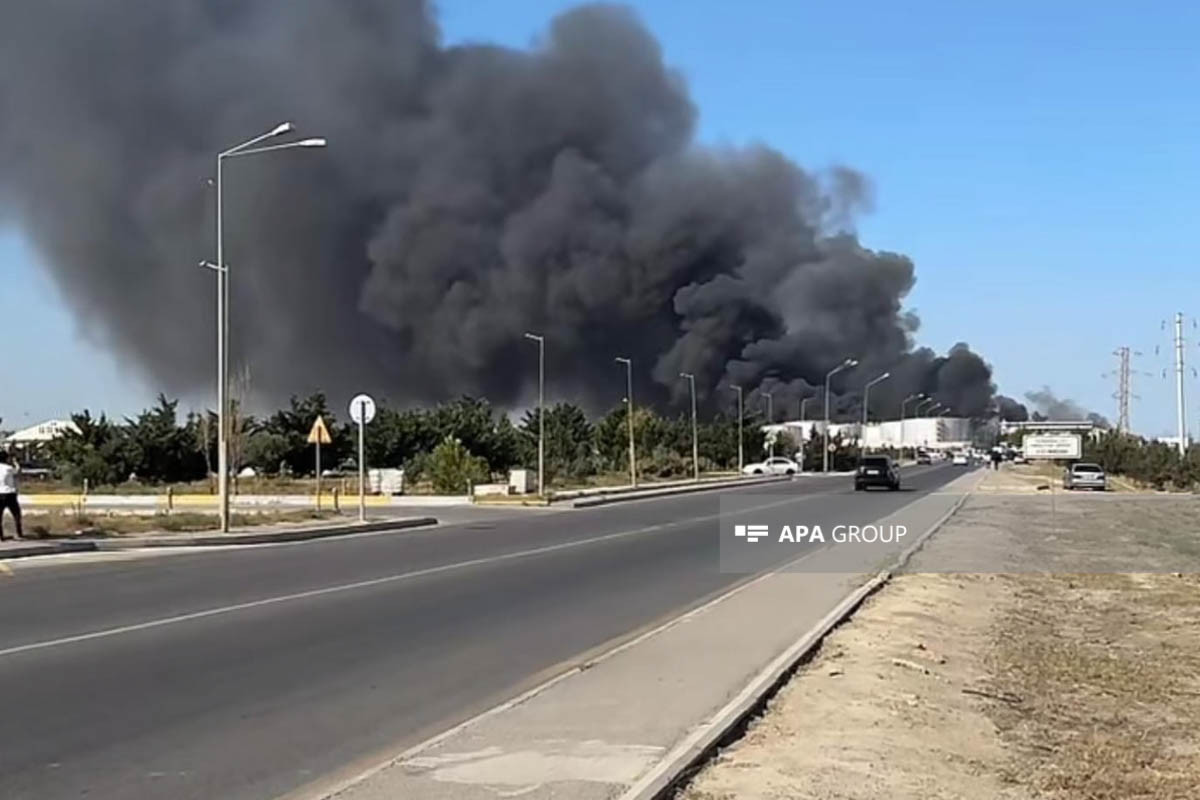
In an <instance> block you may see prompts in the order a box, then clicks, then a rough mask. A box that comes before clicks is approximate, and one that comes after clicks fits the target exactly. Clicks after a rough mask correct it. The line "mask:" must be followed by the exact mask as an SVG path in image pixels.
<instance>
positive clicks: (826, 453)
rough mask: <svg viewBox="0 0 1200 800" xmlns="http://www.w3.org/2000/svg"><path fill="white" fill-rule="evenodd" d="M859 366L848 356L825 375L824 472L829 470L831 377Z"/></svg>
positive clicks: (822, 452)
mask: <svg viewBox="0 0 1200 800" xmlns="http://www.w3.org/2000/svg"><path fill="white" fill-rule="evenodd" d="M857 366H858V361H856V360H855V359H853V358H847V359H846V360H845V361H843V362H842V363H840V364H838V365H837V366H836V367H834V368H833V369H831V370H830V371H829V372H828V373H827V374H826V375H825V444H824V446H823V447H822V448H821V456H822V461H821V471H822V472H829V379H830V378H832V377H833V376H834V375H837V374H838V373H839V372H841V371H842V370H844V369H850V368H851V367H857Z"/></svg>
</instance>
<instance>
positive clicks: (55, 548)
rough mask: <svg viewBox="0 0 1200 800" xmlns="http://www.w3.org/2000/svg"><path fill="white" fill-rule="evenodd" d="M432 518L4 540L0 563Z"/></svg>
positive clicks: (259, 540)
mask: <svg viewBox="0 0 1200 800" xmlns="http://www.w3.org/2000/svg"><path fill="white" fill-rule="evenodd" d="M437 522H438V521H437V519H436V518H434V517H395V518H391V519H378V520H368V521H367V522H359V521H358V520H353V521H350V520H348V521H345V522H338V523H337V524H334V525H330V524H328V523H323V522H317V523H313V524H310V525H296V524H294V523H292V524H280V525H258V526H253V527H248V528H237V529H234V530H231V531H230V532H229V533H219V532H213V531H197V532H194V533H169V532H165V531H164V532H161V533H145V534H129V535H126V536H109V537H100V538H92V537H86V536H81V537H77V538H70V539H22V540H19V541H13V540H11V539H5V540H4V541H3V542H0V559H11V558H26V557H29V556H44V555H56V554H60V553H86V552H97V551H109V550H136V549H139V548H147V547H211V546H229V545H250V544H272V543H275V542H300V541H308V540H311V539H322V538H326V537H330V536H347V535H352V534H355V533H368V532H372V531H390V530H404V529H407V528H416V527H426V526H430V525H436V524H437Z"/></svg>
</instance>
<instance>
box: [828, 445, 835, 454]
mask: <svg viewBox="0 0 1200 800" xmlns="http://www.w3.org/2000/svg"><path fill="white" fill-rule="evenodd" d="M829 452H831V453H836V452H837V445H836V444H831V445H829Z"/></svg>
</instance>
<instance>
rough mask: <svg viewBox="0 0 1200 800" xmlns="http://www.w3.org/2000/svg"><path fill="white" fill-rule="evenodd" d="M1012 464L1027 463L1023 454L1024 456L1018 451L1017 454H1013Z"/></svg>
mask: <svg viewBox="0 0 1200 800" xmlns="http://www.w3.org/2000/svg"><path fill="white" fill-rule="evenodd" d="M1013 463H1014V464H1025V463H1027V460H1026V458H1025V454H1024V453H1022V452H1021V451H1020V450H1018V451H1017V452H1015V453H1013Z"/></svg>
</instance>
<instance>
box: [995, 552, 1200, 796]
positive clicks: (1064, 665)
mask: <svg viewBox="0 0 1200 800" xmlns="http://www.w3.org/2000/svg"><path fill="white" fill-rule="evenodd" d="M1048 612H1049V613H1048ZM1198 623H1200V577H1197V576H1195V575H1189V576H1184V575H1182V574H1179V575H1171V574H1127V575H1116V574H1110V575H1079V576H1049V577H1035V576H1023V577H1022V580H1021V581H1020V588H1019V590H1018V592H1017V595H1016V597H1015V604H1014V605H1013V607H1012V608H1011V610H1010V611H1009V612H1008V613H1007V614H1006V616H1005V618H1004V620H1003V622H1002V623H1001V625H1000V627H999V629H998V631H997V635H996V642H997V645H996V648H995V650H994V653H993V656H992V658H991V667H992V670H991V671H992V674H993V676H994V681H995V684H996V686H997V688H998V689H999V690H1000V691H1002V692H1005V693H1009V694H1013V695H1016V696H1018V697H1022V698H1024V702H1023V703H1021V704H1020V705H1019V706H1015V707H1009V706H999V707H997V708H995V709H994V712H993V721H994V722H995V723H996V725H997V727H998V729H999V730H1000V731H1001V732H1002V736H1003V737H1004V738H1005V739H1007V740H1009V741H1010V742H1011V743H1012V744H1014V745H1016V746H1017V748H1018V749H1019V751H1020V752H1023V753H1025V754H1026V756H1027V757H1026V758H1024V759H1020V760H1018V761H1017V762H1016V763H1014V764H1013V765H1012V767H1011V772H1010V774H1009V775H1008V776H1007V777H1008V779H1009V780H1011V781H1013V782H1016V783H1021V784H1024V785H1027V786H1030V787H1031V788H1033V789H1034V790H1035V791H1037V792H1039V793H1041V794H1043V795H1045V796H1049V797H1062V798H1072V799H1073V798H1080V799H1083V798H1087V800H1117V799H1118V798H1121V799H1122V800H1123V799H1124V798H1139V797H1145V798H1158V799H1159V800H1174V799H1175V798H1179V800H1183V798H1194V797H1196V796H1197V786H1198V785H1200V736H1198V735H1197V731H1196V729H1195V721H1196V720H1197V719H1200V691H1198V690H1200V679H1198V676H1200V639H1198V637H1197V636H1196V630H1197V628H1198Z"/></svg>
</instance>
